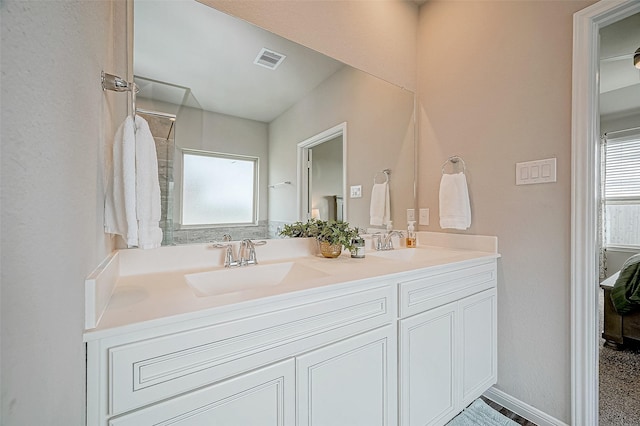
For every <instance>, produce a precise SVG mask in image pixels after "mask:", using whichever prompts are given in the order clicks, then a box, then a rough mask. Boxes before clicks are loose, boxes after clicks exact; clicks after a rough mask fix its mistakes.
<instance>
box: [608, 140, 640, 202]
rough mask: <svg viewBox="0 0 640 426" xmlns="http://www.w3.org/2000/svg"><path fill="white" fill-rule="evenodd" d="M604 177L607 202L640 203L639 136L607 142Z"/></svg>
mask: <svg viewBox="0 0 640 426" xmlns="http://www.w3.org/2000/svg"><path fill="white" fill-rule="evenodd" d="M605 176H606V181H605V197H606V199H607V200H608V201H614V200H618V201H627V200H628V201H636V200H637V201H640V135H638V136H636V137H635V138H625V139H622V140H616V139H614V140H610V141H607V147H606V162H605Z"/></svg>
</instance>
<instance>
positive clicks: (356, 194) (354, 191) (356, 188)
mask: <svg viewBox="0 0 640 426" xmlns="http://www.w3.org/2000/svg"><path fill="white" fill-rule="evenodd" d="M351 198H362V185H353V186H352V187H351Z"/></svg>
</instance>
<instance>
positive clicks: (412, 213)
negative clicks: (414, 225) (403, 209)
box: [407, 209, 416, 222]
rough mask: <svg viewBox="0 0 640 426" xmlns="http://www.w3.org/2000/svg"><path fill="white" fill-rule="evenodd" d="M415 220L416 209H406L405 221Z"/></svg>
mask: <svg viewBox="0 0 640 426" xmlns="http://www.w3.org/2000/svg"><path fill="white" fill-rule="evenodd" d="M412 220H416V210H415V209H407V222H409V221H412Z"/></svg>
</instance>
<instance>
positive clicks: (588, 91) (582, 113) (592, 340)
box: [571, 0, 640, 426]
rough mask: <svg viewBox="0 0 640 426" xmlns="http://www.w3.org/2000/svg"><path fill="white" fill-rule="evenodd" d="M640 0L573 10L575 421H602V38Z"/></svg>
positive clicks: (638, 5) (636, 8)
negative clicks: (602, 32)
mask: <svg viewBox="0 0 640 426" xmlns="http://www.w3.org/2000/svg"><path fill="white" fill-rule="evenodd" d="M638 12H640V2H638V1H637V0H623V1H620V2H608V1H600V2H598V3H596V4H594V5H592V6H589V7H587V8H586V9H583V10H582V11H580V12H577V13H576V14H575V15H574V37H573V40H574V45H573V88H572V93H573V96H572V132H571V133H572V135H571V148H572V149H571V151H572V154H571V156H572V176H571V234H572V235H571V329H572V336H571V340H572V341H571V360H572V362H571V370H572V371H571V424H572V425H576V426H578V425H597V424H598V355H599V353H598V343H599V336H598V334H599V333H598V328H599V327H598V293H599V291H598V290H599V289H598V287H597V282H598V261H597V259H598V256H597V245H596V244H594V242H595V241H597V240H598V234H597V209H598V208H599V196H598V192H599V182H600V173H599V161H598V159H599V153H598V139H599V136H600V135H599V134H600V129H599V119H598V104H599V93H598V92H599V87H598V71H599V67H598V65H599V58H598V53H599V43H598V34H599V30H600V28H602V27H605V26H607V25H610V24H612V23H615V22H617V21H619V20H621V19H624V18H626V17H628V16H630V15H633V14H635V13H638Z"/></svg>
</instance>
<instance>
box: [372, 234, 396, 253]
mask: <svg viewBox="0 0 640 426" xmlns="http://www.w3.org/2000/svg"><path fill="white" fill-rule="evenodd" d="M393 236H396V237H399V238H402V237H403V234H402V231H389V232H387V233H386V234H384V235H383V234H380V233H376V234H373V242H374V246H375V248H376V250H393V239H392V237H393Z"/></svg>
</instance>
